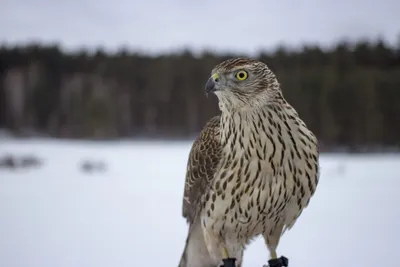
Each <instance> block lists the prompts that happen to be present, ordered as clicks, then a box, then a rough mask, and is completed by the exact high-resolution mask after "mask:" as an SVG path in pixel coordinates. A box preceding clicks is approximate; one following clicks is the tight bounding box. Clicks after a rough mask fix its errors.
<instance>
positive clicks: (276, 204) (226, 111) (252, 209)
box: [179, 58, 319, 267]
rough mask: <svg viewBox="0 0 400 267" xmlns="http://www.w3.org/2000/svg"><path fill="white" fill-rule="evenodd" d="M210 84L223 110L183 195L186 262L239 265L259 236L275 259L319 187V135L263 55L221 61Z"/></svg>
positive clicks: (193, 157)
mask: <svg viewBox="0 0 400 267" xmlns="http://www.w3.org/2000/svg"><path fill="white" fill-rule="evenodd" d="M244 72H245V73H244ZM207 90H211V91H214V93H215V94H216V95H217V97H218V99H219V107H220V110H221V115H220V116H216V117H214V118H212V119H211V120H210V121H209V122H208V123H207V124H206V125H205V127H204V128H203V130H202V132H201V133H200V135H199V137H198V138H197V139H196V141H195V142H194V144H193V146H192V149H191V151H190V154H189V159H188V164H187V174H186V182H185V188H184V198H183V216H184V217H185V218H186V219H187V221H188V223H189V233H188V237H187V240H186V246H185V249H184V252H183V254H182V258H181V261H180V264H179V267H215V266H219V264H220V263H221V260H222V259H223V258H226V257H233V258H236V259H237V261H236V266H238V267H239V266H240V265H241V262H242V255H243V250H244V248H245V246H246V244H248V243H249V241H250V240H251V239H252V238H254V237H256V236H258V235H263V236H264V239H265V241H266V245H267V247H268V249H269V251H270V253H271V257H272V258H275V257H276V253H275V251H276V248H277V246H278V243H279V238H280V236H281V234H283V232H284V231H285V230H286V229H290V228H291V227H292V226H293V225H294V223H295V222H296V220H297V218H298V217H299V215H300V214H301V212H302V211H303V209H304V208H305V207H306V206H307V205H308V203H309V201H310V198H311V197H312V195H313V194H314V192H315V190H316V187H317V184H318V179H319V166H318V161H319V151H318V143H317V139H316V137H315V136H314V135H313V133H312V132H311V131H310V130H309V129H308V128H307V126H306V125H305V123H304V122H303V121H302V120H301V119H300V118H299V116H298V114H297V112H296V111H295V109H294V108H293V107H291V106H290V105H289V104H288V103H287V102H286V100H285V99H284V97H283V95H282V92H281V89H280V85H279V83H278V81H277V79H276V77H275V75H274V74H273V73H272V71H271V70H270V69H269V68H268V67H267V66H266V65H265V64H264V63H262V62H259V61H255V60H251V59H244V58H236V59H230V60H227V61H224V62H222V63H220V64H219V65H217V66H216V67H215V68H214V69H213V71H212V76H211V78H210V80H209V81H208V82H207Z"/></svg>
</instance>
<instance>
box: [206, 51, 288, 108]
mask: <svg viewBox="0 0 400 267" xmlns="http://www.w3.org/2000/svg"><path fill="white" fill-rule="evenodd" d="M205 90H206V93H210V92H213V93H215V94H216V95H217V97H218V100H219V103H220V108H222V109H224V108H225V109H228V110H232V109H234V110H237V109H242V108H244V109H249V108H255V107H259V106H263V105H268V104H271V103H275V102H276V101H280V100H282V99H283V97H282V93H281V90H280V86H279V83H278V80H277V79H276V77H275V74H274V73H273V72H272V71H271V70H270V69H269V68H268V66H267V65H266V64H264V63H263V62H260V61H257V60H253V59H247V58H233V59H228V60H226V61H223V62H222V63H220V64H218V65H216V66H215V67H214V68H213V70H212V71H211V77H210V78H209V79H208V81H207V84H206V87H205Z"/></svg>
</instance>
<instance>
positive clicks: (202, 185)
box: [182, 116, 222, 223]
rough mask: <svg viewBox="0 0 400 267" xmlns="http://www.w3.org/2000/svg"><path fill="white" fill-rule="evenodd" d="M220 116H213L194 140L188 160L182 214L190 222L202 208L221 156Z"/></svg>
mask: <svg viewBox="0 0 400 267" xmlns="http://www.w3.org/2000/svg"><path fill="white" fill-rule="evenodd" d="M220 120H221V117H220V116H215V117H213V118H211V119H210V120H209V121H208V122H207V123H206V124H205V126H204V127H203V129H202V131H201V132H200V134H199V136H198V137H197V138H196V140H195V141H194V143H193V145H192V147H191V150H190V153H189V158H188V162H187V170H186V179H185V188H184V196H183V206H182V215H183V217H185V218H186V219H187V221H188V222H189V223H191V222H193V220H194V217H195V216H196V214H197V213H198V212H199V209H200V208H201V199H202V196H203V195H205V194H206V192H207V189H208V188H209V185H210V184H211V182H212V179H213V178H214V173H215V171H216V168H217V166H218V163H219V160H220V158H221V153H222V147H221V142H220Z"/></svg>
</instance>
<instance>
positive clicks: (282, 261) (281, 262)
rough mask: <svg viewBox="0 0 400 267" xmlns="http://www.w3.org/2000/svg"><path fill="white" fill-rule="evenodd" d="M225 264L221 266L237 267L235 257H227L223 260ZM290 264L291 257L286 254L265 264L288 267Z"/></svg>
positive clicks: (266, 266) (268, 266)
mask: <svg viewBox="0 0 400 267" xmlns="http://www.w3.org/2000/svg"><path fill="white" fill-rule="evenodd" d="M222 261H223V263H224V265H221V266H220V267H236V265H235V261H236V259H235V258H227V259H223V260H222ZM288 266H289V259H288V258H286V257H285V256H281V257H280V258H278V259H272V260H269V261H268V265H264V267H288Z"/></svg>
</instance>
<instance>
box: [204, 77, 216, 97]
mask: <svg viewBox="0 0 400 267" xmlns="http://www.w3.org/2000/svg"><path fill="white" fill-rule="evenodd" d="M211 92H215V81H214V79H213V77H210V78H209V79H208V81H207V83H206V94H208V93H211Z"/></svg>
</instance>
